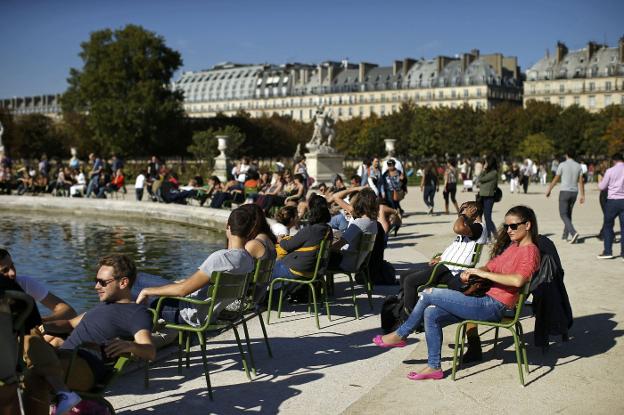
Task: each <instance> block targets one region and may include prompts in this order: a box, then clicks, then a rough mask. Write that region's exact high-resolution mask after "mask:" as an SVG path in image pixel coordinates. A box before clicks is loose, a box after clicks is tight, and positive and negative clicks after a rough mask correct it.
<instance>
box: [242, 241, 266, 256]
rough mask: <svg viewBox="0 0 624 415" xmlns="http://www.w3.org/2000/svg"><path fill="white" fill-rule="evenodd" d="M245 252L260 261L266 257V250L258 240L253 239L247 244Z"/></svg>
mask: <svg viewBox="0 0 624 415" xmlns="http://www.w3.org/2000/svg"><path fill="white" fill-rule="evenodd" d="M245 250H246V251H247V252H249V254H250V255H251V256H252V257H254V258H256V259H258V258H261V257H262V255H264V251H265V248H264V245H263V244H262V242H260V241H258V240H257V239H252V240H251V241H249V242H247V243H246V244H245Z"/></svg>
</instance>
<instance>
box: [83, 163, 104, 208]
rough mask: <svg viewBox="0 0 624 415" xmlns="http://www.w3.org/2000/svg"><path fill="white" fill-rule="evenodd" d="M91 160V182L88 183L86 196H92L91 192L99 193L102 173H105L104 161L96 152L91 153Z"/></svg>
mask: <svg viewBox="0 0 624 415" xmlns="http://www.w3.org/2000/svg"><path fill="white" fill-rule="evenodd" d="M89 162H90V163H92V166H91V172H90V173H89V184H88V185H87V194H86V195H85V197H89V196H91V193H94V192H95V193H96V194H97V190H98V187H99V185H98V183H99V182H100V175H101V174H103V173H104V163H103V162H102V159H100V158H99V157H97V156H96V155H95V153H91V154H89Z"/></svg>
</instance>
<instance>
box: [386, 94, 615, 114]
mask: <svg viewBox="0 0 624 415" xmlns="http://www.w3.org/2000/svg"><path fill="white" fill-rule="evenodd" d="M609 98H610V97H609ZM396 110H397V106H396V105H393V106H392V112H396Z"/></svg>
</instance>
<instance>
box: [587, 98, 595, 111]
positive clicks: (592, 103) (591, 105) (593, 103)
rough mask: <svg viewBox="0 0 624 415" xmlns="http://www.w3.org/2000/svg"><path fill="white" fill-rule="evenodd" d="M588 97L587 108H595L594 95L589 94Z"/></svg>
mask: <svg viewBox="0 0 624 415" xmlns="http://www.w3.org/2000/svg"><path fill="white" fill-rule="evenodd" d="M588 98H589V99H588V105H589V108H596V96H595V95H590V96H589V97H588Z"/></svg>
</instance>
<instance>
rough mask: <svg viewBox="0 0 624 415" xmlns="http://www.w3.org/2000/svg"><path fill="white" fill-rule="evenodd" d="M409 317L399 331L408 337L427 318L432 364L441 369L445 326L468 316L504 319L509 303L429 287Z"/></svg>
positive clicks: (467, 318) (426, 334) (429, 362)
mask: <svg viewBox="0 0 624 415" xmlns="http://www.w3.org/2000/svg"><path fill="white" fill-rule="evenodd" d="M420 296H421V298H420V301H418V303H416V307H414V310H412V313H411V314H410V316H409V318H408V319H407V320H406V321H405V323H403V324H402V325H401V327H399V328H398V330H397V331H396V333H397V334H398V335H399V336H401V337H403V338H405V337H407V336H408V335H409V334H410V333H411V332H412V331H413V330H414V329H415V328H416V327H418V326H419V325H420V324H421V323H422V322H423V320H424V323H425V337H426V339H427V353H428V364H429V367H430V368H432V369H440V368H441V366H440V359H441V357H440V354H441V350H442V327H444V326H448V325H449V324H453V323H459V322H460V321H464V320H481V321H500V320H501V318H502V317H503V311H504V310H505V305H504V304H502V303H500V302H498V301H496V300H495V299H493V298H492V297H489V296H487V295H486V296H484V297H469V296H466V295H464V294H463V293H461V292H459V291H453V290H449V289H444V288H431V289H426V290H425V291H423V292H422V293H421V294H420Z"/></svg>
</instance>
